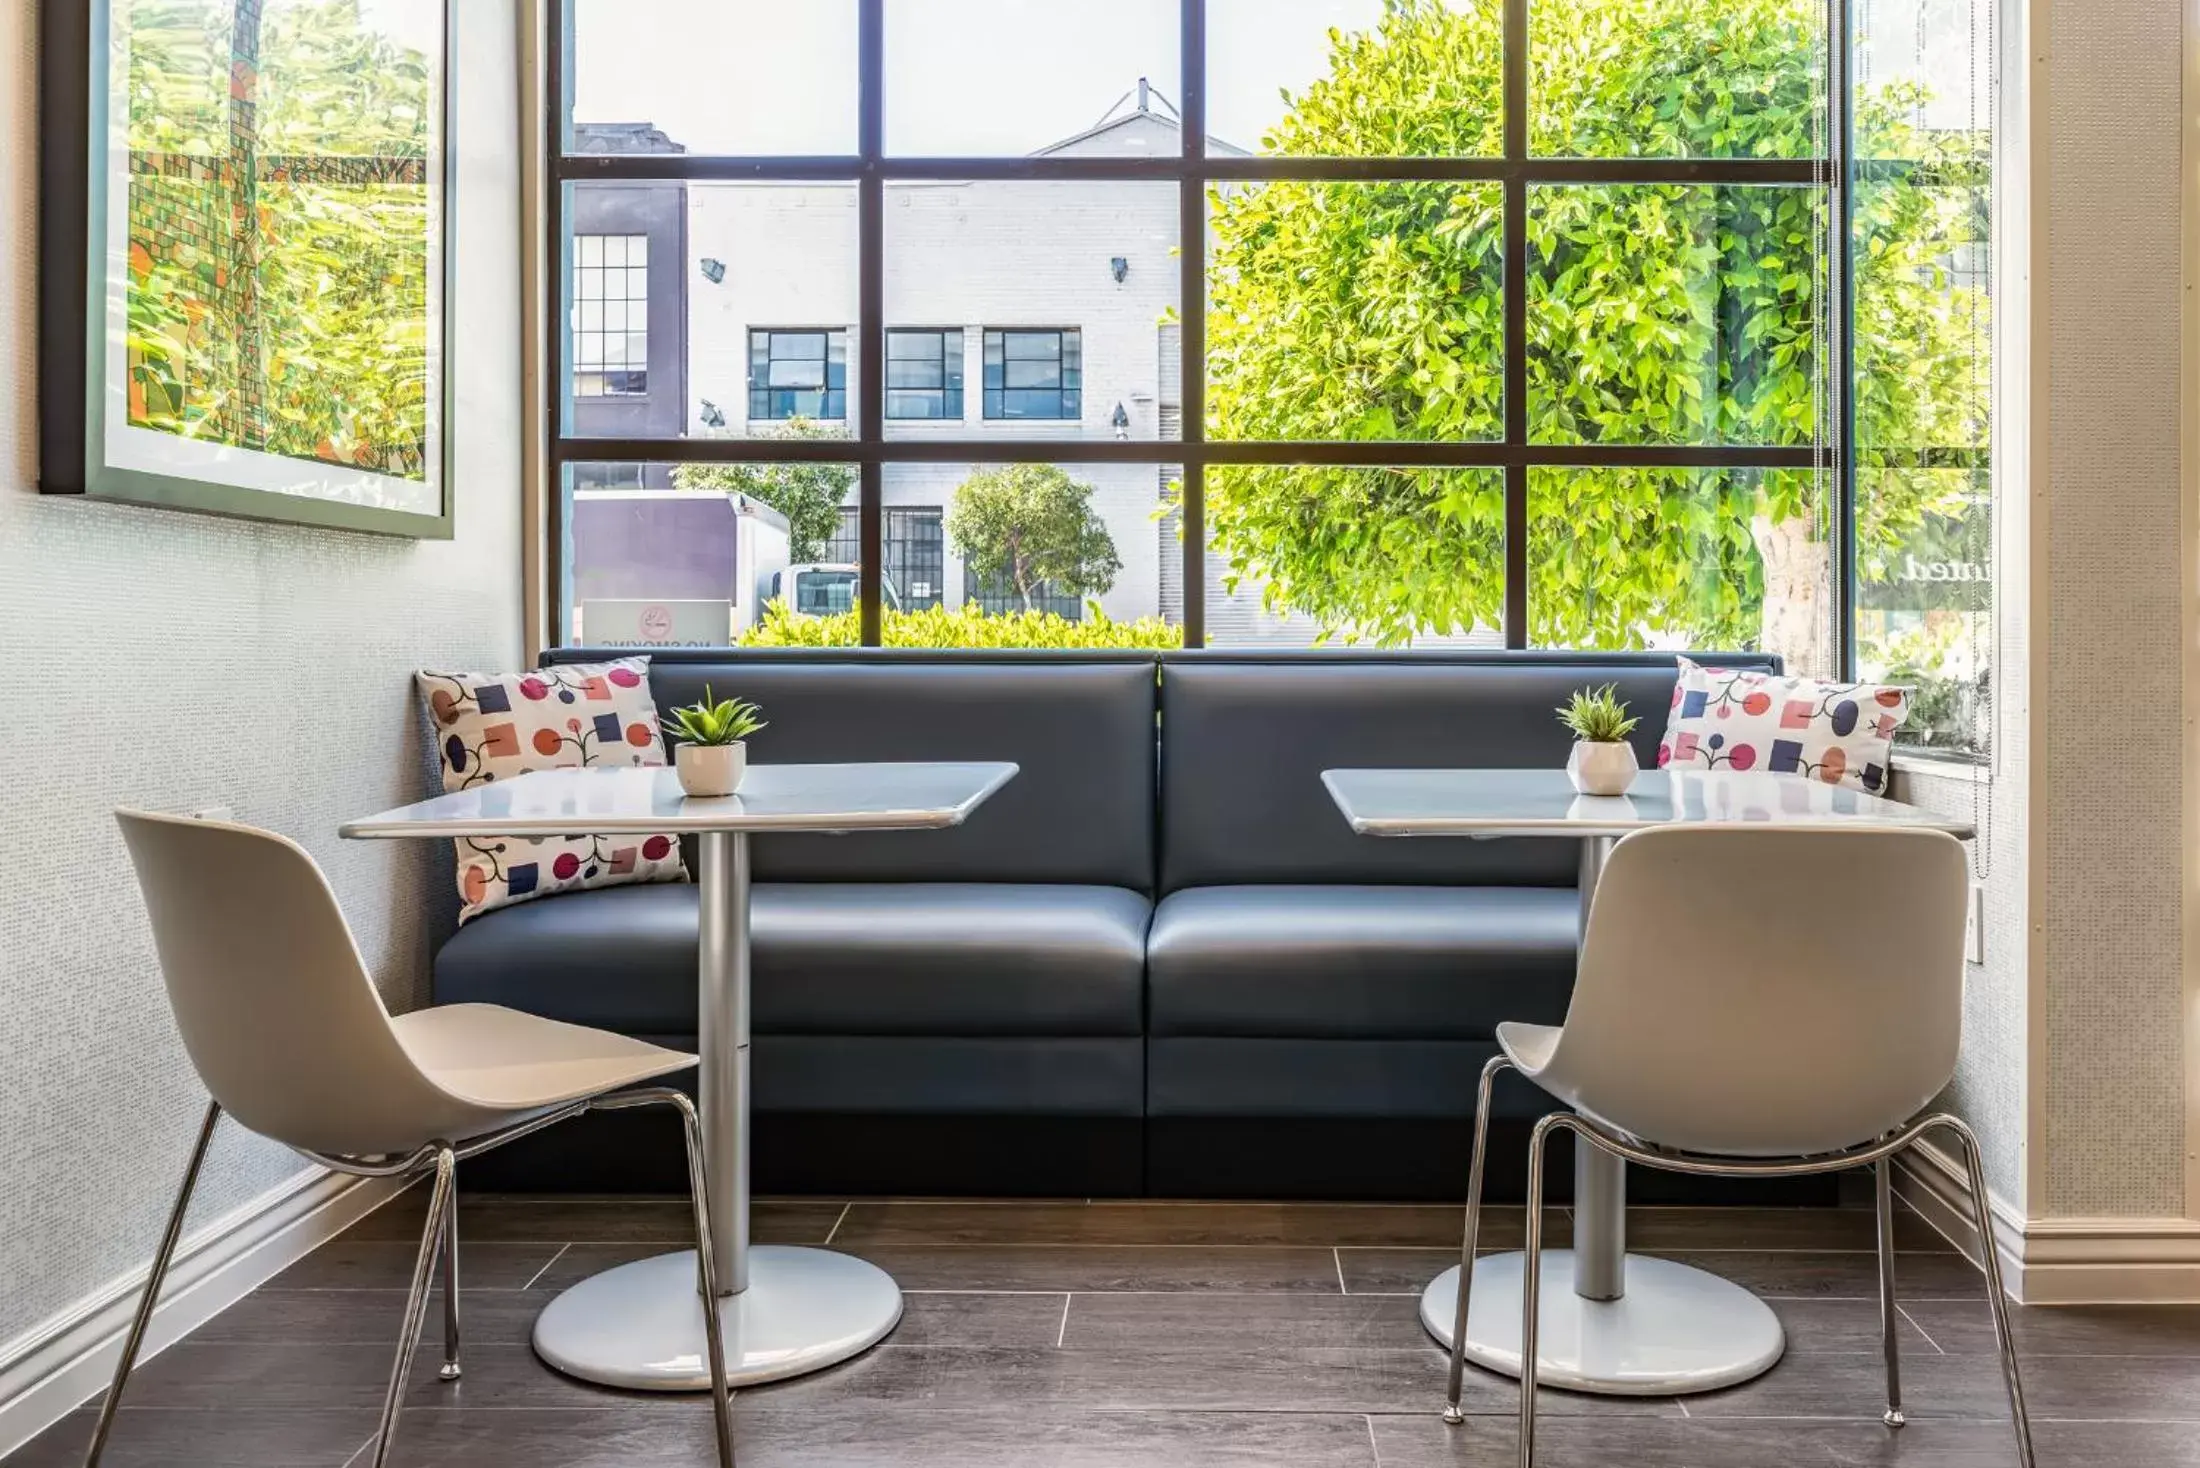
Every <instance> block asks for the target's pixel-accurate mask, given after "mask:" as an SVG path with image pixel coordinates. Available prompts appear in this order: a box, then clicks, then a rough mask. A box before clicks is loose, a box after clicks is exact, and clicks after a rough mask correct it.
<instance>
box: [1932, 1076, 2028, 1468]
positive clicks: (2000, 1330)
mask: <svg viewBox="0 0 2200 1468" xmlns="http://www.w3.org/2000/svg"><path fill="white" fill-rule="evenodd" d="M1939 1122H1940V1124H1941V1125H1942V1126H1943V1127H1945V1128H1947V1129H1948V1130H1949V1131H1951V1132H1954V1133H1955V1134H1956V1136H1957V1137H1958V1138H1959V1139H1960V1140H1961V1141H1962V1143H1963V1156H1964V1163H1965V1171H1966V1174H1967V1176H1968V1180H1969V1182H1970V1185H1971V1225H1972V1227H1974V1228H1976V1229H1977V1230H1978V1240H1979V1249H1978V1252H1979V1267H1980V1268H1981V1269H1982V1270H1984V1271H1985V1274H1986V1297H1987V1299H1988V1300H1989V1301H1990V1302H1991V1303H1992V1305H1993V1310H1994V1341H1995V1343H1996V1344H1997V1345H1998V1346H1999V1347H2000V1348H2001V1378H2002V1381H2003V1383H2004V1384H2005V1385H2007V1386H2008V1388H2009V1420H2010V1425H2011V1426H2013V1427H2014V1428H2015V1429H2016V1433H2017V1462H2018V1463H2019V1464H2020V1465H2021V1468H2034V1464H2033V1459H2032V1419H2031V1417H2030V1416H2029V1415H2027V1413H2026V1412H2025V1410H2024V1382H2023V1380H2022V1379H2021V1378H2020V1376H2019V1375H2018V1372H2017V1343H2016V1337H2015V1335H2014V1333H2013V1332H2012V1331H2011V1329H2010V1325H2009V1297H2008V1296H2007V1295H2006V1294H2004V1293H2002V1288H2001V1251H2000V1250H1999V1249H1997V1248H1996V1247H1995V1245H1994V1211H1993V1207H1992V1205H1991V1204H1989V1203H1988V1202H1987V1199H1986V1163H1985V1160H1984V1158H1983V1157H1982V1156H1981V1155H1980V1152H1979V1145H1978V1137H1977V1135H1976V1134H1975V1133H1974V1132H1972V1130H1971V1129H1970V1127H1968V1126H1966V1125H1965V1124H1964V1123H1963V1122H1962V1121H1960V1120H1958V1119H1957V1118H1955V1117H1953V1116H1942V1117H1940V1118H1939Z"/></svg>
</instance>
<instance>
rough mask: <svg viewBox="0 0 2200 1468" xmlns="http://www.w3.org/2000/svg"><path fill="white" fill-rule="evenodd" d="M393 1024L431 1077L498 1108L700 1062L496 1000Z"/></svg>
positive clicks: (573, 1096)
mask: <svg viewBox="0 0 2200 1468" xmlns="http://www.w3.org/2000/svg"><path fill="white" fill-rule="evenodd" d="M390 1024H391V1027H392V1028H393V1029H395V1030H396V1031H397V1040H398V1043H399V1044H401V1045H403V1046H404V1047H405V1053H406V1054H407V1055H409V1056H411V1057H412V1061H413V1063H414V1064H415V1065H417V1066H419V1067H420V1069H421V1070H422V1071H423V1072H424V1073H425V1074H426V1075H427V1077H428V1079H429V1080H431V1081H433V1082H434V1083H435V1084H436V1085H438V1086H441V1087H442V1088H443V1089H444V1090H446V1091H448V1092H450V1093H451V1094H452V1095H454V1096H457V1097H459V1098H460V1099H462V1100H464V1101H467V1102H470V1103H472V1104H473V1105H475V1106H480V1107H484V1108H489V1109H493V1110H498V1111H507V1112H515V1113H520V1112H529V1111H539V1110H542V1109H543V1108H544V1107H549V1106H557V1105H560V1104H562V1103H564V1102H567V1101H577V1100H579V1099H580V1098H581V1097H583V1096H596V1095H600V1094H602V1093H603V1092H605V1091H615V1090H618V1089H620V1088H621V1087H623V1086H631V1085H635V1084H637V1083H639V1082H642V1081H647V1080H654V1079H656V1078H657V1077H658V1076H664V1075H671V1074H672V1073H673V1072H675V1071H682V1070H686V1069H688V1068H689V1067H691V1066H693V1065H694V1064H695V1057H694V1056H692V1055H686V1054H683V1053H681V1052H680V1051H678V1050H667V1049H664V1048H663V1047H661V1046H657V1045H651V1044H648V1043H645V1042H644V1041H641V1040H630V1039H628V1038H627V1037H626V1036H624V1035H614V1034H611V1033H609V1032H608V1031H605V1030H593V1029H586V1028H584V1027H582V1026H580V1025H569V1024H562V1023H560V1022H559V1021H557V1020H553V1019H543V1018H541V1017H539V1016H537V1015H532V1014H522V1013H521V1012H520V1011H518V1010H516V1009H506V1008H504V1007H503V1006H502V1005H497V1004H446V1005H439V1006H437V1007H434V1008H431V1009H422V1010H417V1011H415V1012H414V1013H412V1014H405V1015H398V1016H396V1017H395V1018H393V1019H392V1020H391V1021H390Z"/></svg>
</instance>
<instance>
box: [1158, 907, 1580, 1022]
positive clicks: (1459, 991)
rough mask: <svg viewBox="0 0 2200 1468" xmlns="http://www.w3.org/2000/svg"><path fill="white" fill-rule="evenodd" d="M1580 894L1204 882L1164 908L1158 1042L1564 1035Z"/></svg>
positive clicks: (1160, 924)
mask: <svg viewBox="0 0 2200 1468" xmlns="http://www.w3.org/2000/svg"><path fill="white" fill-rule="evenodd" d="M1579 923H1580V899H1579V897H1578V896H1577V895H1576V893H1575V891H1574V889H1573V888H1570V887H1380V886H1350V887H1346V886H1338V887H1321V886H1292V887H1261V886H1248V887H1193V888H1189V889H1187V890H1185V891H1182V892H1172V893H1171V894H1169V896H1167V897H1165V898H1163V899H1162V901H1161V905H1160V906H1159V907H1158V908H1156V909H1155V910H1154V921H1153V934H1152V937H1151V938H1150V940H1149V942H1148V951H1147V1004H1148V1014H1149V1020H1148V1024H1149V1028H1150V1030H1151V1032H1152V1033H1153V1034H1154V1035H1156V1036H1163V1035H1215V1036H1237V1037H1279V1038H1281V1037H1303V1038H1308V1039H1324V1040H1341V1039H1423V1040H1437V1039H1449V1040H1488V1039H1490V1038H1491V1036H1492V1035H1493V1034H1494V1033H1495V1032H1496V1029H1497V1026H1498V1025H1499V1024H1500V1023H1502V1022H1504V1021H1506V1020H1529V1021H1538V1022H1542V1023H1548V1024H1558V1023H1560V1022H1562V1021H1563V1020H1564V1019H1565V1017H1566V1002H1567V999H1568V998H1569V996H1570V995H1571V994H1572V992H1573V983H1574V956H1575V951H1576V947H1577V943H1578V933H1577V929H1578V927H1579Z"/></svg>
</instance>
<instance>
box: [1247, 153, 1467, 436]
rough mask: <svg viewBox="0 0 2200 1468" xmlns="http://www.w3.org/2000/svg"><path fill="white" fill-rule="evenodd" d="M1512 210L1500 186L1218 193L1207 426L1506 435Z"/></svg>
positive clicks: (1287, 187)
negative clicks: (1506, 240) (1508, 222)
mask: <svg viewBox="0 0 2200 1468" xmlns="http://www.w3.org/2000/svg"><path fill="white" fill-rule="evenodd" d="M1503 207H1504V194H1503V190H1502V189H1501V188H1500V186H1498V185H1496V184H1480V183H1472V184H1454V183H1374V184H1364V183H1271V184H1261V185H1257V186H1252V187H1226V188H1223V189H1219V190H1217V191H1216V192H1215V194H1214V195H1213V197H1212V199H1211V200H1210V204H1209V212H1210V226H1209V228H1210V234H1211V237H1212V246H1211V248H1212V254H1211V255H1210V257H1209V266H1208V308H1207V371H1208V418H1207V431H1208V433H1209V435H1210V436H1211V437H1213V438H1217V439H1301V440H1309V439H1348V440H1371V439H1427V440H1439V441H1465V440H1483V439H1493V438H1496V437H1498V436H1499V435H1500V434H1502V432H1503V430H1504V384H1505V367H1504V348H1505V307H1504V300H1503V296H1502V288H1501V277H1502V274H1503V270H1504V244H1503V236H1504V227H1503Z"/></svg>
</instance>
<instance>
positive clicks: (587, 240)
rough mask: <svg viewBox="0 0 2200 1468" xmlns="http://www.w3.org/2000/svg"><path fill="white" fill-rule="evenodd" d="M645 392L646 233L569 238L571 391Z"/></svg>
mask: <svg viewBox="0 0 2200 1468" xmlns="http://www.w3.org/2000/svg"><path fill="white" fill-rule="evenodd" d="M648 391H649V236H648V235H644V234H584V235H577V236H575V237H574V240H573V396H575V397H577V398H600V397H619V396H630V395H635V394H640V393H646V392H648Z"/></svg>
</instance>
